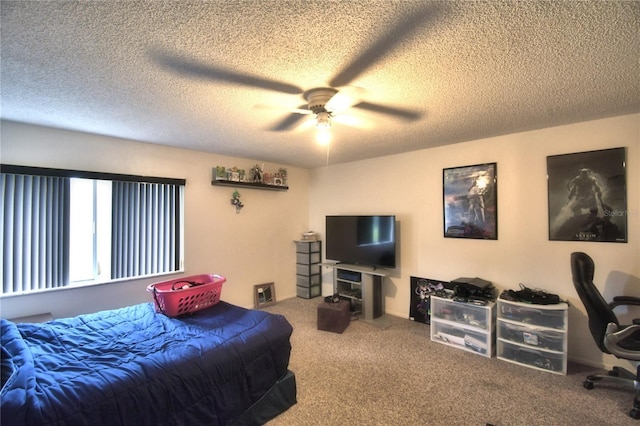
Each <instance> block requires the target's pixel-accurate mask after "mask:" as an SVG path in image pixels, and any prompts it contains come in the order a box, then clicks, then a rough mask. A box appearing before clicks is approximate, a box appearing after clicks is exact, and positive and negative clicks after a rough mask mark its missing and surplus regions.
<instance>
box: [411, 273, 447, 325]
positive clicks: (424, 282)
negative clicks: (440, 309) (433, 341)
mask: <svg viewBox="0 0 640 426" xmlns="http://www.w3.org/2000/svg"><path fill="white" fill-rule="evenodd" d="M410 282H411V304H410V305H409V319H410V320H413V321H417V322H421V323H424V324H431V296H432V295H438V296H445V295H446V294H447V289H448V288H449V286H450V284H449V283H448V282H446V281H440V280H432V279H429V278H420V277H413V276H412V277H411V278H410ZM451 293H453V291H451Z"/></svg>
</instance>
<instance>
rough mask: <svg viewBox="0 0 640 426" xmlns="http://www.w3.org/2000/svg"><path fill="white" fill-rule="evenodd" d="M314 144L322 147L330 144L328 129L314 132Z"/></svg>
mask: <svg viewBox="0 0 640 426" xmlns="http://www.w3.org/2000/svg"><path fill="white" fill-rule="evenodd" d="M316 142H318V144H319V145H322V146H326V145H329V143H331V132H330V131H329V128H328V127H324V128H318V131H317V132H316Z"/></svg>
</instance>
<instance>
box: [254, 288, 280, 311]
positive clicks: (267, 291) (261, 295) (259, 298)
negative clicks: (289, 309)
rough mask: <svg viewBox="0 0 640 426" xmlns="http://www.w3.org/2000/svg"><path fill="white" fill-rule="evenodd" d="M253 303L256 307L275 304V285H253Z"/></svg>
mask: <svg viewBox="0 0 640 426" xmlns="http://www.w3.org/2000/svg"><path fill="white" fill-rule="evenodd" d="M253 303H254V306H255V308H256V309H258V308H265V307H267V306H271V305H275V304H276V286H275V284H274V283H266V284H258V285H254V286H253Z"/></svg>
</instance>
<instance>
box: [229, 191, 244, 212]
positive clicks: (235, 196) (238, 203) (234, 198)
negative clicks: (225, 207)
mask: <svg viewBox="0 0 640 426" xmlns="http://www.w3.org/2000/svg"><path fill="white" fill-rule="evenodd" d="M231 204H232V205H234V206H236V214H238V213H240V210H242V208H243V207H244V204H242V201H240V193H239V192H238V191H237V190H236V191H233V195H232V198H231Z"/></svg>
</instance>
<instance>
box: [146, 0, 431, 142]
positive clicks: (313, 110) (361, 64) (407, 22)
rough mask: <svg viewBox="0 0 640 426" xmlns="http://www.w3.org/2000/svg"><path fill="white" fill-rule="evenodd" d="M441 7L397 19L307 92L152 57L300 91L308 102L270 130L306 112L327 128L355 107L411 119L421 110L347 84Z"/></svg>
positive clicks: (161, 57)
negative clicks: (371, 98) (365, 95)
mask: <svg viewBox="0 0 640 426" xmlns="http://www.w3.org/2000/svg"><path fill="white" fill-rule="evenodd" d="M440 10H441V8H440V5H439V4H438V3H427V4H426V5H425V6H423V7H422V8H421V9H420V10H418V11H414V12H413V13H412V14H410V15H408V16H405V17H404V18H402V19H400V20H399V21H398V22H397V23H396V24H395V25H394V26H393V27H391V28H390V30H389V31H388V32H386V33H385V34H383V35H382V36H381V37H380V38H379V39H377V40H376V41H375V42H374V43H373V44H371V45H370V46H369V47H368V48H366V49H365V50H364V51H363V52H362V53H361V54H360V55H359V56H358V57H356V58H355V59H354V60H353V61H351V62H350V63H349V64H348V65H347V66H346V67H345V68H344V69H342V70H341V71H340V72H338V73H337V74H336V75H335V76H334V77H333V78H332V79H331V80H330V81H329V87H317V88H312V89H310V90H306V91H304V90H303V89H301V88H299V87H297V86H295V85H293V84H289V83H285V82H281V81H277V80H272V79H268V78H263V77H260V76H256V75H251V74H243V73H238V72H236V71H232V70H229V69H225V68H222V67H217V66H215V65H211V64H204V63H202V62H197V61H192V60H185V59H183V58H180V57H177V56H175V55H172V54H169V53H166V52H155V53H154V55H153V56H154V57H155V59H156V61H157V62H159V63H160V64H161V65H163V66H165V67H167V68H170V69H172V70H174V71H177V72H179V73H182V74H187V75H196V76H198V77H203V78H206V79H211V80H216V81H223V82H226V83H233V84H239V85H244V86H249V87H254V88H261V89H266V90H271V91H276V92H281V93H287V94H302V96H303V98H304V99H305V101H306V102H307V103H306V104H304V105H300V106H298V107H297V108H294V109H289V110H288V111H289V112H290V114H289V115H287V116H286V117H285V118H284V119H282V120H281V121H280V122H279V123H276V124H275V125H274V126H273V127H272V128H271V129H270V130H273V131H287V130H290V129H292V128H294V127H296V126H297V125H298V124H300V121H301V120H303V119H304V118H305V116H308V115H313V116H314V121H315V124H316V127H317V128H319V129H328V128H329V127H330V126H331V120H332V118H334V117H335V116H336V114H338V113H341V112H343V111H344V110H346V109H348V108H358V109H362V110H366V111H370V112H375V113H379V114H384V115H387V116H391V117H395V118H399V119H404V120H408V121H413V120H417V119H419V118H420V117H421V116H422V113H421V112H420V111H416V110H411V109H403V108H397V107H391V106H386V105H380V104H375V103H370V102H366V101H364V100H362V99H361V95H362V92H363V91H362V89H361V88H357V87H355V86H350V83H351V82H352V81H353V80H355V79H356V78H357V77H358V76H360V75H361V74H362V73H364V72H365V71H366V70H367V69H368V68H370V67H371V66H372V65H373V64H375V63H376V62H378V61H380V60H381V59H383V58H384V57H385V56H386V55H387V54H388V53H389V52H390V51H392V50H393V49H394V48H395V47H396V46H397V45H398V44H399V43H400V42H401V41H402V40H403V39H405V38H407V37H409V36H410V35H411V34H412V33H413V32H415V31H417V29H418V28H420V27H425V26H427V24H428V22H429V20H433V19H435V17H436V15H437V14H438V13H437V12H439V11H440Z"/></svg>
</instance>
